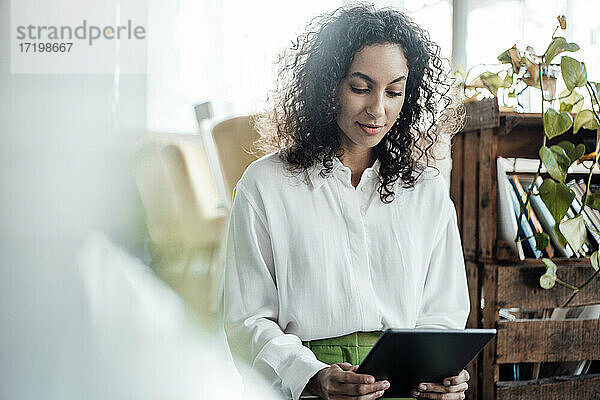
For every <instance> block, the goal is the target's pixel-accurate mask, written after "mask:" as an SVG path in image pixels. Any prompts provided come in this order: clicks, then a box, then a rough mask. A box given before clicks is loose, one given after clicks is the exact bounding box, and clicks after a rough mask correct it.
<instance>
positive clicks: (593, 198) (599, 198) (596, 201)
mask: <svg viewBox="0 0 600 400" xmlns="http://www.w3.org/2000/svg"><path fill="white" fill-rule="evenodd" d="M585 205H586V206H588V207H591V208H593V209H594V210H599V211H600V190H596V191H595V192H594V193H592V194H589V193H588V195H587V196H586V197H585Z"/></svg>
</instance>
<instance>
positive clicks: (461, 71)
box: [454, 64, 467, 81]
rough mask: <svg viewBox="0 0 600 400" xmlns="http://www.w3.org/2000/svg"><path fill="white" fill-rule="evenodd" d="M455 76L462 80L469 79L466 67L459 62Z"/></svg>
mask: <svg viewBox="0 0 600 400" xmlns="http://www.w3.org/2000/svg"><path fill="white" fill-rule="evenodd" d="M454 76H455V77H456V78H458V79H460V80H461V81H464V80H465V79H467V71H466V70H465V67H464V66H462V65H461V64H457V65H456V70H455V71H454Z"/></svg>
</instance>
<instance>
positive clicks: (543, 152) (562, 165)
mask: <svg viewBox="0 0 600 400" xmlns="http://www.w3.org/2000/svg"><path fill="white" fill-rule="evenodd" d="M539 155H540V159H541V160H542V163H544V166H545V167H546V169H547V170H548V173H549V174H550V176H551V177H553V178H554V179H556V180H557V181H559V182H564V181H565V178H566V177H567V170H568V169H569V167H570V166H571V160H570V159H569V156H568V155H567V153H565V150H564V149H563V148H562V147H560V146H556V145H555V146H551V147H550V148H548V147H546V146H542V147H541V148H540V151H539ZM559 221H560V220H559Z"/></svg>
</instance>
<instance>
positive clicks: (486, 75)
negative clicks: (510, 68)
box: [479, 71, 512, 94]
mask: <svg viewBox="0 0 600 400" xmlns="http://www.w3.org/2000/svg"><path fill="white" fill-rule="evenodd" d="M479 78H480V79H481V81H482V82H483V83H484V85H485V86H486V87H487V88H488V89H489V90H490V91H491V92H492V93H494V94H496V92H497V91H498V88H508V87H510V85H511V84H512V78H511V81H510V83H507V81H506V80H504V79H502V78H500V76H499V75H498V74H495V73H493V72H488V71H486V72H482V73H481V75H479Z"/></svg>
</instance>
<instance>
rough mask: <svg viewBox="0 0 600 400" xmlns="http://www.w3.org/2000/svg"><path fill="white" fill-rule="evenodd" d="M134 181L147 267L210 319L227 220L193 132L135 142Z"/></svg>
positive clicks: (212, 317) (214, 308)
mask: <svg viewBox="0 0 600 400" xmlns="http://www.w3.org/2000/svg"><path fill="white" fill-rule="evenodd" d="M135 179H136V183H137V186H138V189H139V192H140V195H141V199H142V203H143V206H144V210H145V214H146V221H147V226H148V231H149V234H150V238H151V241H152V253H153V259H154V261H153V267H154V268H155V269H156V271H157V272H158V274H159V275H160V276H161V277H162V278H163V279H164V280H165V281H166V282H167V283H168V284H169V285H170V286H171V287H173V288H174V289H175V290H176V291H177V292H178V293H179V294H180V295H181V296H182V297H183V298H184V299H185V300H186V301H187V302H189V304H191V305H192V306H193V308H194V309H195V310H196V311H197V312H198V313H199V315H200V316H202V317H206V321H209V320H211V319H213V320H214V315H215V313H216V307H217V305H216V301H217V293H218V287H219V281H220V276H221V270H222V266H221V265H220V264H221V263H219V261H218V259H219V257H218V253H219V244H220V243H221V236H222V234H223V227H224V224H225V222H226V218H227V212H228V210H227V208H226V207H224V206H223V205H222V204H221V200H220V198H219V193H218V190H217V185H216V183H215V181H214V178H213V175H212V174H211V171H210V167H209V162H208V159H207V157H206V153H205V151H204V149H203V144H202V140H201V138H200V137H199V136H198V135H179V134H162V135H161V134H153V135H150V136H149V137H147V138H146V139H145V140H144V141H143V142H142V143H141V144H140V146H139V149H138V151H137V154H136V162H135Z"/></svg>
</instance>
